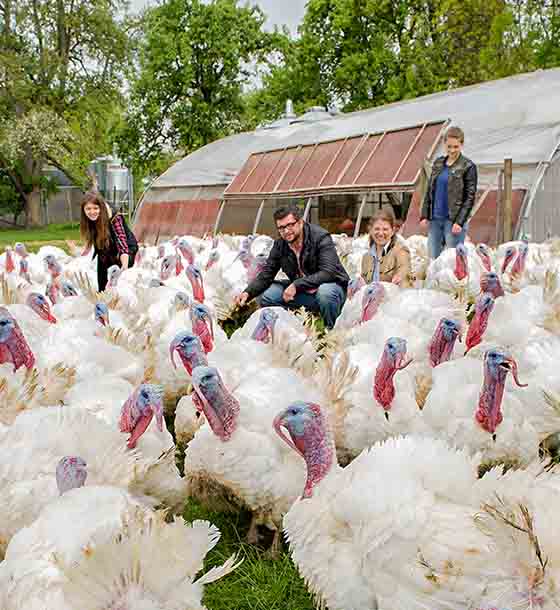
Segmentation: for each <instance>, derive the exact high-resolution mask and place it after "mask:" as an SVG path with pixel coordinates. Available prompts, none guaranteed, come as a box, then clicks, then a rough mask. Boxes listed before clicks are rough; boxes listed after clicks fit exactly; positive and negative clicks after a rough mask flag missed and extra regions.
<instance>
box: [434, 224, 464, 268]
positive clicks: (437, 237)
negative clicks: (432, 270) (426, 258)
mask: <svg viewBox="0 0 560 610" xmlns="http://www.w3.org/2000/svg"><path fill="white" fill-rule="evenodd" d="M451 227H453V223H452V222H451V221H450V220H446V219H443V218H434V219H433V220H430V228H429V231H428V253H429V255H430V258H431V259H432V260H433V259H435V258H437V257H438V256H439V255H440V254H441V253H442V252H443V249H444V248H445V247H447V248H455V247H456V246H458V245H459V244H463V243H465V237H466V236H467V230H468V223H465V226H464V227H463V230H462V231H461V232H460V233H458V234H457V235H454V234H453V233H452V232H451Z"/></svg>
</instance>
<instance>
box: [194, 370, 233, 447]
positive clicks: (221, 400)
mask: <svg viewBox="0 0 560 610" xmlns="http://www.w3.org/2000/svg"><path fill="white" fill-rule="evenodd" d="M197 395H198V398H199V400H200V403H201V405H202V409H203V411H204V415H205V416H206V420H207V421H208V424H209V425H210V428H212V432H214V434H215V435H216V436H218V437H219V438H220V440H222V441H229V439H230V438H231V435H232V434H233V433H234V432H235V430H236V428H237V421H238V419H239V403H238V402H237V400H236V399H235V397H234V396H233V394H230V392H228V390H227V389H226V388H225V386H224V385H223V383H222V381H220V383H219V384H217V385H216V386H215V387H212V388H209V389H208V390H207V391H206V393H205V394H204V395H202V394H199V393H198V392H197Z"/></svg>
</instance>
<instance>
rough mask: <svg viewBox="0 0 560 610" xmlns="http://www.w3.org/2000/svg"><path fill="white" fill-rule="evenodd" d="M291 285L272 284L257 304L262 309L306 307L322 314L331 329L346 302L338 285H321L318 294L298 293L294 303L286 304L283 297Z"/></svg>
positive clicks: (285, 283)
mask: <svg viewBox="0 0 560 610" xmlns="http://www.w3.org/2000/svg"><path fill="white" fill-rule="evenodd" d="M289 285H290V282H289V281H282V282H272V284H271V285H270V288H268V289H267V290H265V291H264V292H263V294H261V296H260V297H257V302H258V304H259V305H260V306H261V307H284V308H285V309H299V308H300V307H305V309H307V311H310V312H311V313H315V314H316V313H320V314H321V318H323V322H324V323H325V326H326V327H327V328H328V329H331V328H332V327H333V326H334V323H335V322H336V319H337V318H338V316H339V315H340V312H341V311H342V306H343V305H344V302H345V301H346V292H345V290H344V289H343V288H342V286H339V285H338V284H334V283H333V284H321V285H320V286H319V289H318V290H317V292H315V293H313V294H309V293H308V292H298V293H297V294H296V296H295V297H294V300H293V301H290V302H289V303H284V300H283V299H282V295H283V294H284V290H285V289H286V288H287V287H288V286H289Z"/></svg>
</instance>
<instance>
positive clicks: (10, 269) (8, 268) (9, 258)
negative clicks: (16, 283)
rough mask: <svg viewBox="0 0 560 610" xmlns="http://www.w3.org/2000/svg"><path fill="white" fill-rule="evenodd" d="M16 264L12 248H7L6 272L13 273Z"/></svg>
mask: <svg viewBox="0 0 560 610" xmlns="http://www.w3.org/2000/svg"><path fill="white" fill-rule="evenodd" d="M15 268H16V266H15V264H14V257H13V255H12V249H11V248H6V273H13V272H14V270H15Z"/></svg>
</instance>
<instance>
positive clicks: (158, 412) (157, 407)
mask: <svg viewBox="0 0 560 610" xmlns="http://www.w3.org/2000/svg"><path fill="white" fill-rule="evenodd" d="M150 406H151V408H152V411H153V412H154V415H155V416H156V425H157V429H158V430H159V431H160V432H163V402H162V399H161V398H158V399H156V400H155V401H154V402H153V403H152V404H151V405H150Z"/></svg>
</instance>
